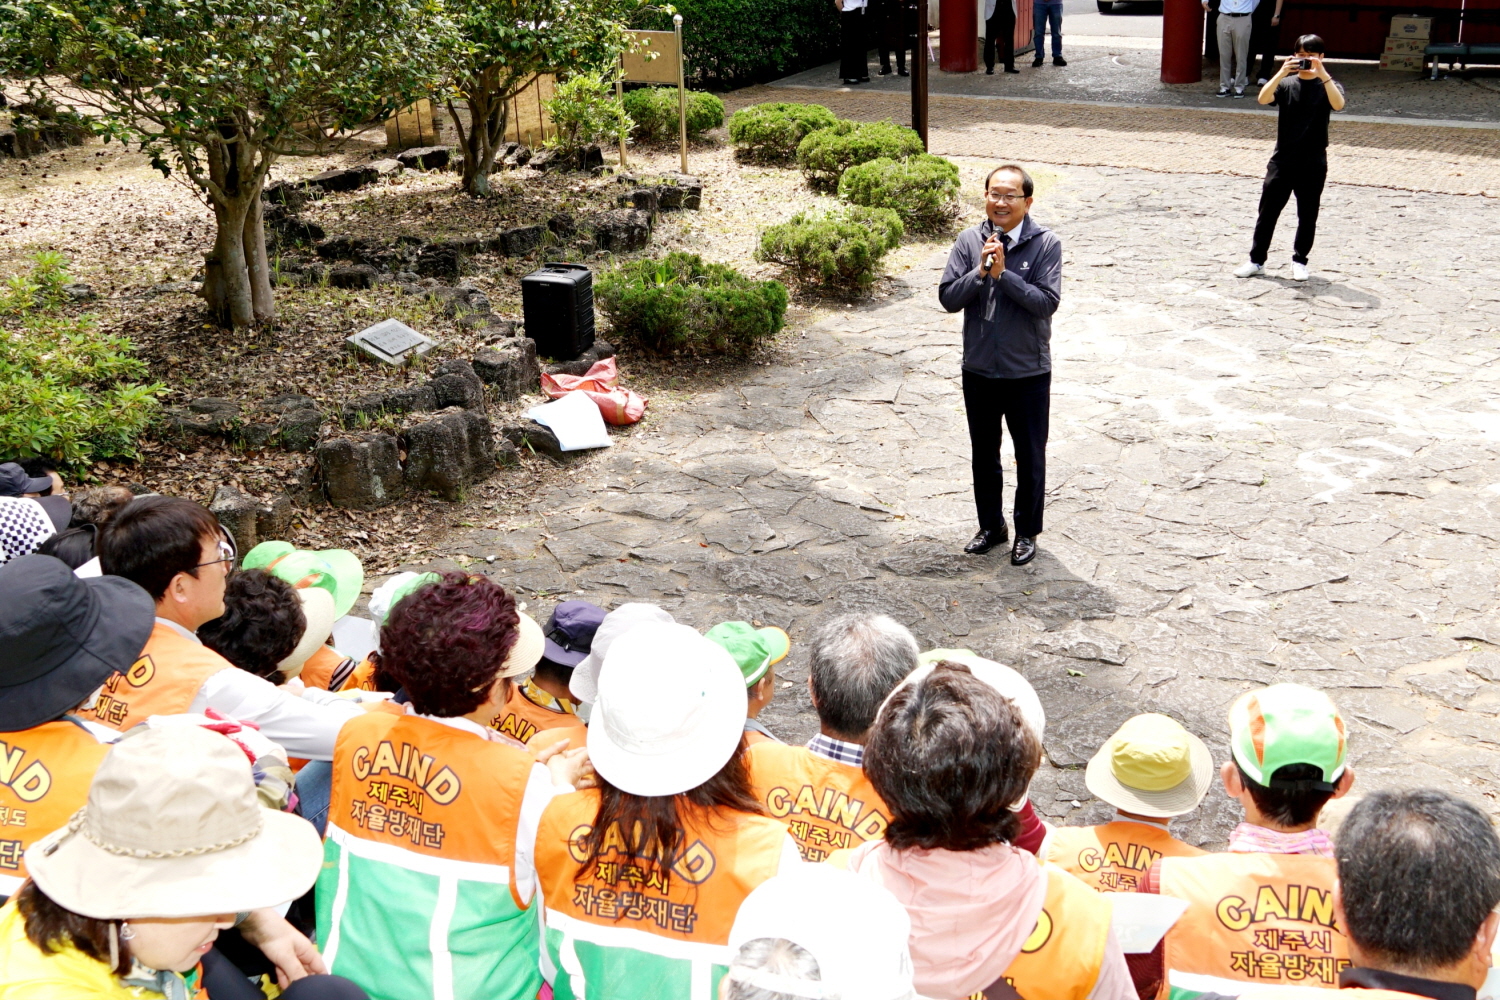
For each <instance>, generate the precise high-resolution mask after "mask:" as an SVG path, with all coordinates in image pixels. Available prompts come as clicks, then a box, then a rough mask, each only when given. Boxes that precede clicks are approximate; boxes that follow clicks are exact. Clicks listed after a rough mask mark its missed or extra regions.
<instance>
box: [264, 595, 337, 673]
mask: <svg viewBox="0 0 1500 1000" xmlns="http://www.w3.org/2000/svg"><path fill="white" fill-rule="evenodd" d="M297 600H299V601H301V602H302V617H303V618H305V619H307V628H305V629H303V630H302V638H301V639H298V640H297V648H296V649H294V650H292V652H291V654H290V655H288V656H287V658H286V659H284V660H282V661H281V662H280V663H278V664H276V669H278V670H280V671H281V673H282V674H283V675H284V676H286V677H296V676H297V675H298V674H300V673H302V668H303V667H304V666H306V665H307V661H308V658H309V657H311V656H312V655H313V654H314V653H316V652H317V651H318V647H320V646H322V645H323V644H324V643H325V642H327V641H328V637H329V636H330V635H332V634H333V623H334V621H336V620H337V618H338V612H337V609H336V608H335V607H334V603H333V595H332V594H330V593H329V592H328V591H326V590H324V589H323V588H322V587H299V588H298V589H297Z"/></svg>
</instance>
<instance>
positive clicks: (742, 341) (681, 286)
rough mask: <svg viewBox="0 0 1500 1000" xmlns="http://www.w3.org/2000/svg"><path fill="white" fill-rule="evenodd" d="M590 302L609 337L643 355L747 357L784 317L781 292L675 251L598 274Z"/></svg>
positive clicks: (775, 285)
mask: <svg viewBox="0 0 1500 1000" xmlns="http://www.w3.org/2000/svg"><path fill="white" fill-rule="evenodd" d="M594 299H595V301H596V302H598V303H599V309H600V311H602V312H603V313H604V315H606V316H608V317H609V320H610V323H611V324H612V325H613V327H614V330H615V332H616V333H619V334H623V335H625V336H627V337H629V338H630V339H632V340H634V341H636V342H637V343H639V344H640V345H642V346H643V347H645V348H647V349H648V350H652V351H656V352H658V353H668V352H672V351H678V350H688V351H693V352H699V353H713V354H732V355H739V356H743V355H746V354H749V353H750V352H751V351H752V350H753V349H754V348H755V345H756V344H757V343H759V342H760V341H762V340H765V339H766V338H768V337H771V336H773V335H775V333H776V331H778V330H780V329H781V323H782V319H783V317H784V316H785V315H786V306H787V292H786V286H785V285H783V284H782V283H781V282H779V281H756V280H754V279H752V278H747V277H745V276H744V275H743V274H740V273H739V272H738V271H736V270H735V269H734V268H732V267H727V266H725V265H723V264H710V263H706V262H705V261H704V260H703V258H702V257H699V256H698V255H697V254H690V253H682V252H680V251H677V252H673V253H669V254H667V256H666V257H664V258H662V259H661V260H636V261H631V262H629V263H626V264H622V265H620V266H619V267H615V268H612V269H610V270H608V271H605V272H604V273H603V274H601V275H600V276H599V279H598V280H597V281H596V282H595V284H594Z"/></svg>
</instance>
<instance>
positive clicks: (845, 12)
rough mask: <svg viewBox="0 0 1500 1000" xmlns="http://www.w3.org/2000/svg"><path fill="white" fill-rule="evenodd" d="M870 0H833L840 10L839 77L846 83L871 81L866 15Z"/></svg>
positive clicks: (834, 5)
mask: <svg viewBox="0 0 1500 1000" xmlns="http://www.w3.org/2000/svg"><path fill="white" fill-rule="evenodd" d="M867 6H868V0H833V7H834V9H835V10H837V11H838V12H839V42H840V46H839V48H840V59H839V77H840V78H841V79H842V80H843V81H844V83H846V84H849V85H851V86H852V85H854V84H856V83H869V82H870V64H869V63H868V62H866V61H865V56H866V54H867V50H866V48H865V15H866V14H867V12H868V10H867Z"/></svg>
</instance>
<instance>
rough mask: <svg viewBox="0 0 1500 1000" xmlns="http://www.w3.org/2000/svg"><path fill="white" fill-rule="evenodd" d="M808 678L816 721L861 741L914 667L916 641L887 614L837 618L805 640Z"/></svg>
mask: <svg viewBox="0 0 1500 1000" xmlns="http://www.w3.org/2000/svg"><path fill="white" fill-rule="evenodd" d="M807 645H808V676H809V677H810V678H811V679H812V692H813V698H814V699H815V700H816V701H817V710H818V718H819V719H821V720H822V722H823V724H824V725H825V726H827V727H828V728H829V729H832V730H833V731H834V732H836V733H840V734H842V735H844V736H848V737H852V738H859V737H862V736H863V735H864V733H865V730H867V729H869V728H870V725H871V724H872V723H873V722H874V721H875V713H877V712H879V711H880V703H881V702H883V701H885V699H886V696H887V695H889V694H890V693H891V691H892V690H894V689H895V687H896V685H897V684H900V683H901V682H902V681H904V680H905V679H906V676H907V675H908V674H910V673H911V672H912V671H913V670H915V669H917V640H916V639H914V638H912V634H911V633H910V632H908V631H907V630H906V628H905V627H904V626H902V625H901V624H900V623H899V622H897V621H896V620H894V619H892V618H888V617H886V616H885V615H840V616H838V617H837V618H832V619H829V620H828V621H826V622H824V623H823V624H821V625H819V626H818V627H817V628H816V629H814V630H813V634H812V636H811V637H810V638H809V639H808V644H807Z"/></svg>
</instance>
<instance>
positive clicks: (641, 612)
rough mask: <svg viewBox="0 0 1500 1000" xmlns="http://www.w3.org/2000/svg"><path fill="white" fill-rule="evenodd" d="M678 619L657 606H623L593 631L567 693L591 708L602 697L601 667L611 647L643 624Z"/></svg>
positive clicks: (574, 670) (574, 671)
mask: <svg viewBox="0 0 1500 1000" xmlns="http://www.w3.org/2000/svg"><path fill="white" fill-rule="evenodd" d="M674 620H675V619H674V618H673V617H672V616H671V615H670V614H668V613H667V612H666V611H665V610H663V609H662V608H659V607H657V606H656V605H655V604H622V605H620V606H619V607H618V608H615V609H614V610H613V611H611V612H610V613H609V614H607V615H605V616H604V620H603V621H602V622H600V623H599V627H598V629H596V630H595V631H594V641H593V643H592V644H591V645H590V646H589V655H588V656H585V657H584V658H583V660H582V661H581V662H580V663H579V664H578V666H576V667H574V668H573V676H572V677H571V678H570V679H569V680H568V690H569V691H571V692H572V693H573V697H574V698H577V699H578V700H579V701H581V702H586V703H587V704H590V705H592V704H593V703H594V702H595V701H596V700H597V699H598V697H599V667H600V666H601V665H602V664H603V663H604V655H605V654H606V653H608V652H609V647H610V644H611V643H613V642H614V641H615V640H616V639H618V638H619V637H620V636H622V635H624V634H625V633H626V632H628V631H630V630H631V629H632V628H634V627H635V626H637V625H639V624H641V623H642V622H665V623H666V624H669V625H670V624H671V623H672V622H673V621H674Z"/></svg>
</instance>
